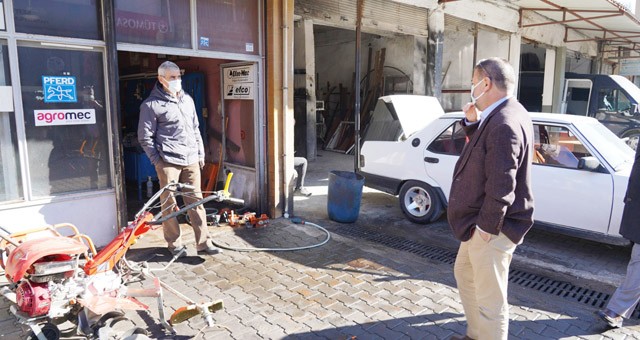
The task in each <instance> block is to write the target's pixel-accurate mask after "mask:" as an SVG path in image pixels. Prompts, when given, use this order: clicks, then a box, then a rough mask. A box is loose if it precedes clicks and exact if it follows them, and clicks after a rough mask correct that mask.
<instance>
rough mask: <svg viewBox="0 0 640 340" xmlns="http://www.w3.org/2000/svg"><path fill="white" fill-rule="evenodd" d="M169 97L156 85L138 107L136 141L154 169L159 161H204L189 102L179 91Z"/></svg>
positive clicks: (191, 106) (195, 120) (189, 98)
mask: <svg viewBox="0 0 640 340" xmlns="http://www.w3.org/2000/svg"><path fill="white" fill-rule="evenodd" d="M180 94H181V95H180V96H179V97H178V98H175V97H172V96H171V95H170V94H168V93H167V92H165V91H164V89H162V85H160V84H159V83H156V85H155V86H154V87H153V90H151V94H150V95H149V97H148V98H147V99H145V101H144V102H143V103H142V105H140V121H139V123H138V141H139V142H140V145H141V146H142V148H143V149H144V151H145V152H146V153H147V156H149V159H150V160H151V163H153V164H154V165H155V164H157V163H158V160H159V159H160V158H161V157H162V159H163V160H164V161H165V162H167V163H171V164H175V165H190V164H194V163H198V162H199V161H201V160H202V161H204V145H203V144H202V138H201V137H200V130H199V129H198V115H197V113H196V108H195V105H194V103H193V99H191V97H190V96H189V95H188V94H186V93H184V91H182V92H181V93H180Z"/></svg>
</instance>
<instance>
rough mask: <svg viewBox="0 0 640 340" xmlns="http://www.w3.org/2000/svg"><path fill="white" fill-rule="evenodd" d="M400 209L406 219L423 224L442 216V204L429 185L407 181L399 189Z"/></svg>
mask: <svg viewBox="0 0 640 340" xmlns="http://www.w3.org/2000/svg"><path fill="white" fill-rule="evenodd" d="M399 200H400V208H401V209H402V212H403V213H404V215H405V216H406V217H407V219H408V220H409V221H411V222H414V223H420V224H425V223H429V222H433V221H435V220H437V219H438V218H439V217H440V215H442V202H440V198H438V194H437V193H436V191H435V189H433V188H432V187H431V186H430V185H429V184H426V183H423V182H418V181H408V182H406V183H405V184H404V185H402V188H401V189H400V196H399Z"/></svg>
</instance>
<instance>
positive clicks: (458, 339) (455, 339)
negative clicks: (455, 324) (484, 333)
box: [450, 335, 474, 340]
mask: <svg viewBox="0 0 640 340" xmlns="http://www.w3.org/2000/svg"><path fill="white" fill-rule="evenodd" d="M450 340H474V339H473V338H470V337H468V336H466V335H465V336H457V335H454V336H452V337H451V338H450Z"/></svg>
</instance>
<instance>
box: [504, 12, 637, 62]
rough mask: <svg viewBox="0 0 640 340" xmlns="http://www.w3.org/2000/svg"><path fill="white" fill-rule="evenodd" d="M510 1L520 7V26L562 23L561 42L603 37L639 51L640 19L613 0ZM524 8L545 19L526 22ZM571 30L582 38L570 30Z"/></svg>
mask: <svg viewBox="0 0 640 340" xmlns="http://www.w3.org/2000/svg"><path fill="white" fill-rule="evenodd" d="M511 3H512V4H513V5H515V6H518V7H519V8H520V11H521V15H520V18H521V22H520V27H523V28H525V27H533V26H541V25H550V24H562V25H564V26H565V27H566V28H565V37H564V41H565V42H579V41H604V42H606V43H607V45H609V46H615V47H619V46H623V47H626V48H629V49H633V50H637V51H640V20H638V18H636V17H635V15H634V14H633V13H631V12H630V11H629V10H628V9H627V8H625V7H624V6H623V5H622V4H621V3H619V2H617V1H614V0H513V1H512V2H511ZM527 11H532V12H536V13H537V14H540V15H542V16H544V17H546V18H548V19H549V21H546V22H527V20H526V16H525V15H523V14H525V13H526V12H527ZM571 31H576V32H579V33H581V34H582V35H584V36H586V38H585V37H580V36H577V35H575V34H571ZM602 52H605V53H606V52H608V51H607V50H604V51H602ZM611 52H613V51H611Z"/></svg>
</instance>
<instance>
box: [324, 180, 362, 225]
mask: <svg viewBox="0 0 640 340" xmlns="http://www.w3.org/2000/svg"><path fill="white" fill-rule="evenodd" d="M363 186H364V177H362V175H360V174H356V173H355V172H348V171H337V170H333V171H330V172H329V195H328V198H327V212H328V213H329V218H330V219H332V220H334V221H336V222H340V223H353V222H355V221H356V220H357V219H358V214H359V213H360V200H361V199H362V187H363Z"/></svg>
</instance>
